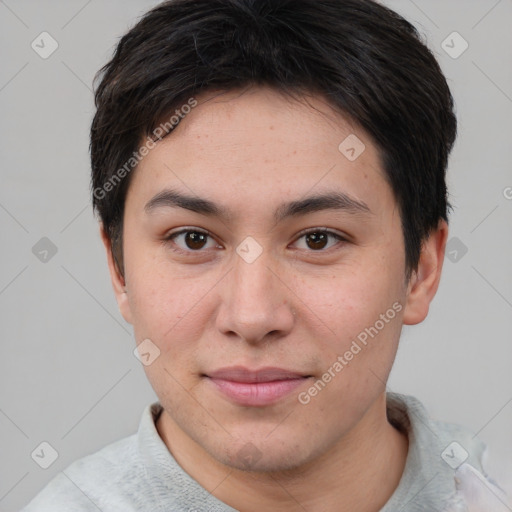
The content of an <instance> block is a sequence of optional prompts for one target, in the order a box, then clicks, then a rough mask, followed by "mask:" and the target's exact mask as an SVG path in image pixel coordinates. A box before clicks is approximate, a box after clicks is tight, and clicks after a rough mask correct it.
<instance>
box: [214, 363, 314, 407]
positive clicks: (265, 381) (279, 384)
mask: <svg viewBox="0 0 512 512" xmlns="http://www.w3.org/2000/svg"><path fill="white" fill-rule="evenodd" d="M204 377H206V378H207V380H209V381H210V382H211V383H212V384H213V385H214V387H215V388H216V390H217V391H219V392H220V393H221V394H222V395H223V396H225V397H227V398H228V399H229V400H230V401H232V402H234V403H236V404H238V405H242V406H252V407H258V406H259V407H262V406H265V405H270V404H273V403H275V402H278V401H279V400H281V399H283V398H285V397H286V396H288V395H289V394H290V393H292V392H293V391H294V390H296V389H297V388H298V387H299V386H301V385H303V384H304V382H305V381H307V380H308V379H310V378H311V377H312V375H305V374H302V373H299V372H294V371H290V370H286V369H283V368H273V367H272V368H270V367H268V368H260V369H258V370H249V369H247V368H244V367H242V366H233V367H229V368H221V369H219V370H216V371H214V372H211V373H208V374H205V375H204Z"/></svg>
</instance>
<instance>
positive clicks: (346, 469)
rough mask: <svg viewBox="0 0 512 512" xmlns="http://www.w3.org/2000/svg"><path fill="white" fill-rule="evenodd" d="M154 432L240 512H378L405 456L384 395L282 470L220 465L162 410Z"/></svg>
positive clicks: (404, 445)
mask: <svg viewBox="0 0 512 512" xmlns="http://www.w3.org/2000/svg"><path fill="white" fill-rule="evenodd" d="M157 429H158V431H159V434H160V437H162V439H163V441H164V443H165V444H166V445H167V447H168V448H169V451H170V452H171V453H172V454H173V456H174V458H175V459H176V460H177V462H178V463H179V464H180V466H181V467H182V468H183V469H184V470H185V471H186V472H187V473H188V474H189V475H191V476H192V477H193V478H194V479H195V480H196V481H197V482H198V483H199V484H200V485H202V486H203V487H204V488H205V489H207V490H208V491H209V492H210V493H211V494H212V495H213V496H215V497H216V498H217V499H219V500H221V501H223V502H224V503H226V504H228V505H229V506H231V507H233V508H234V509H236V510H239V511H241V512H260V511H261V510H279V511H282V512H296V511H298V510H308V512H317V511H318V512H320V511H322V512H331V511H332V512H349V511H353V510H358V511H361V512H377V511H379V510H380V509H381V508H382V507H383V506H384V505H385V504H386V502H387V501H388V500H389V498H390V497H391V495H392V494H393V492H394V491H395V489H396V488H397V486H398V483H399V481H400V478H401V476H402V473H403V470H404V467H405V461H406V458H407V452H408V440H407V436H405V435H404V434H402V433H400V432H399V431H398V430H396V429H395V428H394V427H393V426H392V425H391V424H390V423H389V422H388V421H387V416H386V395H385V393H383V394H382V395H381V396H380V397H379V398H378V399H377V400H376V402H374V404H372V406H371V407H370V409H369V410H368V411H367V413H366V414H365V416H364V417H363V418H362V419H361V421H360V422H359V423H358V424H357V425H356V427H354V428H353V429H352V430H351V431H350V432H348V433H347V434H346V435H344V436H343V437H342V438H341V439H340V440H339V441H338V442H337V443H336V445H334V446H332V447H331V448H330V449H329V450H328V452H326V453H324V454H323V455H321V456H320V457H317V458H316V459H315V460H313V461H310V462H308V463H306V464H304V465H302V466H300V467H298V468H294V469H293V470H289V471H286V472H279V473H256V472H246V471H239V470H237V469H234V468H231V467H228V466H225V465H223V464H221V463H219V462H218V461H216V460H215V459H213V458H212V457H211V456H210V455H209V454H208V453H206V452H205V451H204V450H203V449H202V448H201V447H200V446H199V445H197V444H196V443H194V442H193V441H192V440H190V439H189V438H188V437H187V436H186V434H185V433H184V432H183V431H182V430H181V429H179V427H178V426H177V425H176V424H175V423H174V422H173V420H172V419H171V418H170V417H169V415H167V414H166V412H165V411H163V412H162V414H161V416H160V418H159V420H158V421H157ZM198 460H200V461H202V462H201V464H197V461H198ZM369 482H371V484H369Z"/></svg>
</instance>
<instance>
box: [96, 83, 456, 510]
mask: <svg viewBox="0 0 512 512" xmlns="http://www.w3.org/2000/svg"><path fill="white" fill-rule="evenodd" d="M197 99H198V101H199V105H198V106H197V107H195V108H194V109H193V110H192V111H191V112H190V114H188V115H187V116H186V117H185V118H184V119H183V120H182V121H181V123H180V124H179V125H178V127H177V128H176V129H175V130H174V131H173V133H171V134H170V135H169V136H168V137H166V138H164V139H163V140H162V141H161V142H159V143H158V144H157V146H156V148H155V149H153V150H152V151H151V152H150V153H149V154H148V155H147V156H146V157H145V158H144V159H143V161H142V162H141V163H140V164H139V167H138V168H137V170H136V171H135V172H134V175H133V176H132V182H131V184H130V187H129V190H128V194H127V198H126V204H125V215H124V228H123V257H124V276H123V275H121V273H120V272H119V270H118V268H117V267H116V265H115V263H114V261H113V259H112V255H111V247H110V242H109V240H108V237H107V236H106V235H105V233H104V232H103V231H102V237H103V241H104V243H105V247H106V250H107V256H108V260H109V268H110V272H111V277H112V284H113V287H114V291H115V294H116V297H117V301H118V304H119V307H120V310H121V313H122V315H123V317H124V318H125V319H126V321H127V322H129V323H131V324H132V325H133V328H134V333H135V338H136V341H137V343H140V342H142V341H143V340H145V339H150V340H151V341H152V342H153V343H154V344H155V345H156V346H157V347H158V348H159V350H160V356H159V357H158V358H157V359H156V360H155V361H154V362H153V363H152V364H151V365H149V366H146V367H145V371H146V373H147V376H148V378H149V380H150V382H151V385H152V386H153V388H154V390H155V392H156V394H157V396H158V398H159V400H160V403H161V404H162V406H163V408H164V412H163V413H162V415H161V417H160V418H159V420H158V421H157V429H158V432H159V434H160V436H161V438H162V439H163V441H164V442H165V444H166V445H167V447H168V448H169V451H170V452H171V453H172V454H173V456H174V457H175V458H176V460H177V461H178V463H179V464H180V465H181V466H182V467H183V468H184V470H185V471H186V472H187V473H189V474H190V475H191V476H192V477H193V478H194V479H195V480H197V481H198V482H199V483H200V484H201V485H202V486H203V487H205V488H206V489H207V490H208V491H210V492H211V493H212V494H213V495H214V496H216V497H217V498H218V499H220V500H222V501H224V502H225V503H227V504H229V505H230V506H232V507H233V508H235V509H237V510H240V511H242V512H253V511H254V512H256V511H258V512H259V511H261V510H280V511H284V512H287V511H296V510H307V511H312V512H316V511H318V512H320V511H322V512H329V511H336V512H344V511H349V510H350V511H353V510H359V511H363V512H364V511H368V512H370V511H377V510H379V509H380V508H381V507H382V506H383V505H384V504H385V503H386V502H387V501H388V499H389V498H390V496H391V495H392V493H393V491H394V490H395V489H396V487H397V485H398V483H399V480H400V477H401V475H402V472H403V469H404V465H405V461H406V457H407V450H408V440H407V437H406V436H404V435H403V434H401V433H400V432H399V431H397V430H396V429H395V428H394V427H393V426H391V425H390V424H389V423H388V421H387V418H386V401H385V382H386V381H387V379H388V376H389V373H390V370H391V367H392V364H393V360H394V358H395V355H396V350H397V347H398V342H399V337H400V331H401V328H402V325H403V324H408V325H411V324H416V323H419V322H421V321H422V320H423V319H424V318H425V317H426V315H427V313H428V309H429V304H430V302H431V300H432V299H433V297H434V295H435V293H436V290H437V287H438V283H439V279H440V275H441V269H442V264H443V256H444V248H445V244H446V238H447V233H448V227H447V225H446V223H445V222H444V221H441V222H440V223H439V227H438V229H437V230H435V231H433V232H432V234H431V235H430V237H429V238H428V240H426V241H425V243H424V245H423V248H422V253H421V258H420V262H419V266H418V269H417V271H416V272H413V274H412V276H411V279H410V280H409V281H408V282H407V281H406V280H405V275H406V272H405V271H406V268H405V249H404V241H403V235H402V228H401V222H400V216H399V211H398V208H397V204H396V201H395V199H394V196H393V192H392V190H391V188H390V186H389V185H388V183H387V182H386V180H385V178H384V174H383V171H382V168H381V164H380V159H379V154H378V151H377V148H376V146H375V144H374V143H373V141H372V140H371V138H370V137H369V135H368V134H367V133H366V132H365V131H364V130H362V129H361V128H360V127H358V126H357V125H356V124H354V123H351V122H350V121H349V120H347V119H346V118H344V117H342V116H341V115H340V114H338V113H336V112H335V111H334V110H332V109H331V108H330V107H329V105H328V104H327V103H326V102H325V101H324V100H323V99H322V98H320V97H318V96H311V97H309V98H308V99H307V102H306V101H296V100H292V99H290V98H287V97H284V96H282V95H281V94H279V93H277V92H275V91H273V90H271V89H268V88H262V87H258V88H249V89H247V90H245V91H242V92H241V91H237V92H234V91H232V92H229V93H224V94H222V95H219V94H218V93H215V94H214V93H207V94H204V95H202V96H199V97H198V98H197ZM352 133H355V134H356V135H357V137H358V138H359V139H360V140H362V141H363V142H364V144H365V146H366V148H365V150H364V152H363V153H362V154H361V155H360V156H359V157H358V158H357V159H356V160H355V161H349V160H348V159H347V158H346V157H345V156H344V155H343V154H342V153H341V152H340V151H339V150H338V146H339V145H340V143H341V142H342V141H343V140H344V139H345V138H346V137H347V136H348V135H350V134H352ZM169 188H173V189H175V190H178V191H180V192H182V193H185V194H189V195H194V196H199V197H202V198H206V199H209V200H211V201H214V202H215V203H217V204H219V205H221V206H223V207H225V208H228V209H229V210H230V212H231V214H232V215H231V217H230V218H219V217H216V216H207V215H203V214H199V213H196V212H193V211H190V210H187V209H183V208H176V207H170V206H160V207H156V208H153V209H151V210H150V211H146V210H145V205H146V204H147V203H148V201H150V200H151V199H152V198H153V197H154V196H155V195H156V194H158V193H160V192H161V191H162V190H165V189H169ZM329 191H340V192H343V193H345V194H348V195H350V196H351V197H352V198H355V199H357V200H358V201H362V202H364V203H366V205H367V206H368V208H369V209H370V212H357V213H354V212H349V211H345V210H333V209H325V210H322V211H317V212H310V213H308V214H306V215H299V216H294V217H289V218H286V219H284V220H282V221H280V222H279V223H277V224H276V222H275V220H274V217H273V212H274V210H275V209H277V208H278V206H280V205H281V204H282V203H283V202H289V201H294V200H299V199H302V198H304V197H305V196H307V195H312V194H316V193H323V192H329ZM180 228H181V229H183V228H190V230H191V231H193V230H194V229H199V230H202V231H209V232H210V233H211V238H208V237H206V238H205V239H202V240H200V241H199V242H197V241H196V243H195V244H194V242H193V241H192V243H191V242H190V240H189V243H188V244H187V239H186V238H185V235H181V236H178V237H177V238H174V240H172V239H168V240H166V237H167V236H169V235H170V234H172V233H176V232H177V231H179V230H180ZM314 228H327V229H329V230H331V231H333V232H334V233H336V234H339V235H340V236H344V237H345V241H339V240H337V239H336V238H335V237H333V236H331V237H329V238H328V239H327V240H325V242H324V243H323V245H322V244H319V245H315V243H312V242H311V239H307V237H306V236H304V235H303V234H301V232H302V231H304V230H305V229H308V230H311V231H315V229H314ZM247 236H251V237H252V238H253V239H255V240H256V241H257V243H258V244H259V246H260V247H261V250H262V252H261V254H260V255H259V257H258V258H257V259H256V260H255V261H253V262H252V263H247V262H246V261H245V260H244V259H243V258H242V257H240V256H239V254H237V252H236V249H237V247H238V246H239V245H240V244H241V242H242V241H243V240H244V239H245V238H246V237H247ZM180 249H181V251H182V252H177V251H178V250H180ZM397 302H398V303H399V304H400V305H401V306H402V309H401V311H400V312H398V313H397V314H396V316H395V318H394V319H392V320H390V321H389V322H388V323H386V324H385V327H384V328H382V329H381V330H380V331H379V333H378V335H377V336H375V337H374V338H373V339H369V342H368V344H367V346H366V347H364V349H363V350H361V351H360V352H359V353H358V354H357V355H355V356H354V357H353V359H352V360H351V361H350V362H348V364H347V365H346V366H344V367H343V369H342V371H341V372H339V374H336V377H334V378H332V380H331V381H330V382H329V383H328V384H327V385H326V386H325V387H324V388H323V389H322V390H321V391H320V392H319V393H318V394H317V395H316V396H314V397H312V398H311V400H310V401H309V403H308V404H306V405H303V404H301V403H300V402H299V401H298V394H299V393H300V392H304V391H307V390H308V389H309V388H310V387H311V386H312V385H313V384H314V383H315V382H316V381H317V380H318V379H319V378H321V377H322V374H324V372H326V371H327V369H328V368H329V367H332V365H333V363H334V362H335V361H336V360H337V357H338V356H339V355H343V354H344V353H345V352H346V351H347V350H348V349H349V348H350V346H351V343H352V341H353V340H354V339H355V338H356V336H357V335H358V334H359V333H361V332H362V331H364V329H365V328H368V327H370V326H374V325H375V323H376V321H377V320H378V319H379V318H380V315H381V314H384V313H385V312H386V311H387V310H388V309H390V308H391V307H392V305H393V304H394V303H397ZM234 365H240V366H244V367H247V368H251V369H255V368H261V367H264V366H277V367H280V368H286V369H288V370H293V371H297V372H299V373H301V374H303V375H310V376H311V377H310V378H308V379H304V381H303V382H302V383H301V384H300V386H299V387H298V388H297V389H296V390H294V391H293V392H291V393H290V394H289V395H287V396H285V397H284V398H282V399H281V400H279V401H278V402H276V403H273V404H270V405H266V406H258V407H254V406H250V407H244V406H241V405H239V404H236V403H234V402H232V401H231V400H230V399H228V398H226V397H225V396H224V395H223V394H221V393H220V392H219V391H218V389H217V388H216V386H214V385H212V382H211V380H210V379H208V377H205V376H204V375H205V374H208V373H209V372H212V371H213V370H216V369H219V368H222V367H226V366H234ZM248 443H251V444H248ZM248 449H249V450H253V454H255V455H254V456H253V460H252V462H248V461H247V460H246V459H244V458H243V453H245V452H244V450H245V451H247V450H248ZM198 461H201V462H200V463H198ZM368 482H372V485H371V486H369V485H368Z"/></svg>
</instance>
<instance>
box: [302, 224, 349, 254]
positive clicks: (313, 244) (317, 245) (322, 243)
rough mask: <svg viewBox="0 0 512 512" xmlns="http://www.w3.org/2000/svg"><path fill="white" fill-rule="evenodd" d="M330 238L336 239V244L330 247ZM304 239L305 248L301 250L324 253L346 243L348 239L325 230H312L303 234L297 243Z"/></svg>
mask: <svg viewBox="0 0 512 512" xmlns="http://www.w3.org/2000/svg"><path fill="white" fill-rule="evenodd" d="M329 238H331V239H334V240H335V243H333V244H331V245H329ZM301 239H304V243H305V247H304V246H303V247H299V248H301V249H304V248H305V249H311V250H313V251H317V252H318V251H323V250H326V249H330V248H331V247H333V246H335V245H336V244H337V243H339V242H346V241H347V239H346V238H345V237H343V236H342V235H339V234H338V233H335V232H334V231H330V230H328V229H324V228H321V229H319V228H315V229H310V230H309V231H306V232H303V233H302V234H301V236H300V237H299V238H298V239H297V241H299V240H301Z"/></svg>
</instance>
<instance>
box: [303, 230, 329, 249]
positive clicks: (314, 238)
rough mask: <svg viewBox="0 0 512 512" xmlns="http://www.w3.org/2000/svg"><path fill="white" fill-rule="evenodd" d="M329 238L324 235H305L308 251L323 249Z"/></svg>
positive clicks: (318, 233)
mask: <svg viewBox="0 0 512 512" xmlns="http://www.w3.org/2000/svg"><path fill="white" fill-rule="evenodd" d="M328 238H329V236H328V235H327V234H326V233H322V232H315V233H310V234H307V235H306V244H308V247H309V248H310V249H314V250H318V249H324V248H325V246H326V244H327V242H328Z"/></svg>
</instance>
